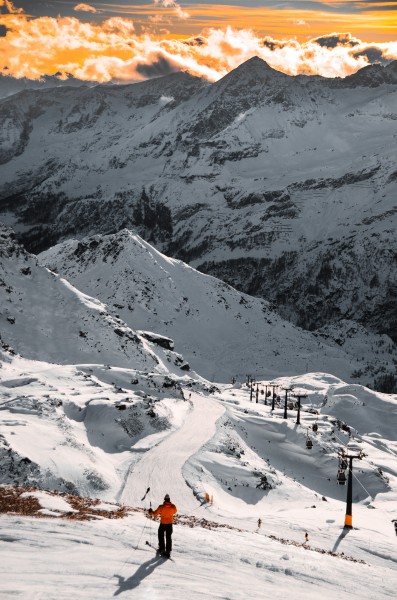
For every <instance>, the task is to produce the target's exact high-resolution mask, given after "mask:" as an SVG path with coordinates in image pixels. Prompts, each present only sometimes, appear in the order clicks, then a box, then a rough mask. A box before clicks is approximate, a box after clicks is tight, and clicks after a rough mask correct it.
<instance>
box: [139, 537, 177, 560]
mask: <svg viewBox="0 0 397 600" xmlns="http://www.w3.org/2000/svg"><path fill="white" fill-rule="evenodd" d="M145 544H146V546H149V547H150V548H153V550H156V553H157V554H158V555H159V556H161V557H162V558H164V560H172V562H175V560H174V559H173V558H171V556H166V555H165V554H164V552H159V550H158V549H157V548H155V547H154V546H153V544H151V543H150V542H149V540H146V542H145Z"/></svg>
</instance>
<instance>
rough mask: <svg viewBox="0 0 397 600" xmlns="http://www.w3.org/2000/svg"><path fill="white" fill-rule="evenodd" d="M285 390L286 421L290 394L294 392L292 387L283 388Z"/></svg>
mask: <svg viewBox="0 0 397 600" xmlns="http://www.w3.org/2000/svg"><path fill="white" fill-rule="evenodd" d="M283 390H285V400H284V419H287V418H288V415H287V404H288V392H292V390H293V388H292V387H287V388H283Z"/></svg>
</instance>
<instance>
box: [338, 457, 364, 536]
mask: <svg viewBox="0 0 397 600" xmlns="http://www.w3.org/2000/svg"><path fill="white" fill-rule="evenodd" d="M339 457H340V459H341V460H346V461H347V460H348V461H349V466H348V478H347V497H346V515H345V525H344V528H345V529H353V460H355V459H358V460H361V459H362V457H363V452H362V450H358V454H349V453H347V452H345V451H344V450H343V449H342V450H341V451H340V454H339Z"/></svg>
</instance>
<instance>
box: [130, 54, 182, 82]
mask: <svg viewBox="0 0 397 600" xmlns="http://www.w3.org/2000/svg"><path fill="white" fill-rule="evenodd" d="M136 70H137V72H138V73H139V74H140V75H142V76H143V77H146V78H147V79H151V78H152V77H161V76H162V75H169V74H170V73H175V72H176V71H179V70H180V69H178V68H177V67H176V66H175V65H174V64H172V62H170V61H168V60H167V59H166V58H164V56H159V57H158V58H157V60H156V61H155V62H152V63H150V64H145V63H141V64H140V65H138V66H137V67H136Z"/></svg>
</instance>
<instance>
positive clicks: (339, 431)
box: [0, 351, 397, 600]
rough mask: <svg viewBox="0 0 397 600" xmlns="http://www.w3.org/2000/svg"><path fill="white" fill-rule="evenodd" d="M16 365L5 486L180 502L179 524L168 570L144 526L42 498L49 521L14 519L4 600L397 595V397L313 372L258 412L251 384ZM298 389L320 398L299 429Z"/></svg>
mask: <svg viewBox="0 0 397 600" xmlns="http://www.w3.org/2000/svg"><path fill="white" fill-rule="evenodd" d="M3 359H4V360H3V363H2V368H1V369H0V376H1V381H0V394H1V396H2V402H1V406H0V410H1V414H2V418H1V420H0V436H1V437H0V444H1V446H0V450H1V458H0V476H1V477H0V482H3V483H4V482H5V483H7V484H10V483H13V484H22V485H25V486H29V485H34V486H36V487H46V488H47V489H58V490H67V491H74V492H79V493H81V494H86V495H87V494H89V495H90V496H95V497H97V498H99V499H101V500H102V503H103V502H106V503H109V502H111V503H114V502H115V501H116V500H119V499H121V500H123V501H124V502H125V503H127V504H130V505H132V506H133V507H134V508H138V509H139V508H145V507H146V508H147V507H148V506H149V503H152V504H153V505H157V503H160V502H161V501H162V498H163V496H164V493H166V492H168V493H170V494H171V499H172V500H173V501H174V502H175V503H176V504H177V507H178V513H179V515H180V520H179V521H178V523H177V524H176V525H175V527H174V535H173V553H172V556H173V559H174V561H173V562H172V561H170V562H163V560H162V559H158V558H156V557H155V556H154V551H153V549H152V548H150V547H149V546H148V545H147V544H145V542H146V541H148V542H150V541H151V542H152V544H153V545H154V546H155V544H156V542H155V538H156V526H155V525H154V524H153V523H151V522H150V521H148V520H147V518H146V517H145V516H144V515H143V514H141V513H139V512H132V513H131V514H130V516H129V517H128V518H127V519H125V520H117V519H112V520H107V519H103V518H102V519H101V518H100V517H99V518H98V516H95V514H91V521H90V522H83V523H82V522H77V521H74V522H71V521H68V520H65V519H63V518H62V520H58V519H57V517H56V516H55V515H54V514H53V516H51V513H49V512H48V508H50V509H51V508H52V513H54V512H58V513H59V510H58V511H57V507H58V509H59V506H60V504H61V503H63V504H62V506H61V509H62V510H63V511H64V510H66V509H65V508H64V506H65V504H66V502H65V500H64V499H63V498H59V497H54V496H49V495H45V494H37V492H31V493H33V494H34V496H35V497H36V498H39V501H40V503H41V506H43V510H44V513H43V514H42V515H41V517H40V519H32V518H29V517H23V516H22V515H18V516H14V515H2V533H1V541H2V544H1V548H0V553H1V559H2V564H3V566H4V572H5V575H4V576H3V577H2V579H1V583H0V595H1V594H3V596H4V597H5V598H6V597H12V596H13V595H15V594H16V593H18V594H19V596H20V597H22V598H24V599H25V598H26V600H28V599H29V598H32V597H33V594H34V597H41V595H43V597H44V596H45V597H46V598H50V599H51V598H54V599H55V598H65V599H66V598H70V597H71V595H73V594H74V595H76V594H77V595H78V597H79V598H92V599H93V598H95V599H99V598H109V597H112V596H117V595H122V594H124V595H126V596H127V595H128V593H129V594H130V595H131V594H132V595H133V596H134V597H135V595H137V597H145V598H148V597H152V598H156V597H157V596H161V597H162V598H164V599H165V600H171V598H177V599H179V598H182V597H189V598H193V599H196V598H197V599H198V598H201V597H203V595H205V596H207V597H210V598H219V599H220V598H225V597H227V598H231V599H232V600H242V599H243V598H246V597H247V594H248V595H249V596H250V597H255V598H256V597H258V598H259V597H262V596H263V594H264V593H265V594H266V595H269V596H271V597H274V598H280V599H281V598H283V597H285V595H286V593H288V589H289V590H290V589H291V585H293V586H294V595H295V596H296V597H297V598H302V599H303V598H308V597H309V598H311V597H314V595H318V594H319V593H321V595H322V597H324V598H326V599H329V600H331V599H333V598H335V597H338V598H341V599H342V600H345V599H346V600H353V598H357V597H358V596H359V597H360V598H363V599H368V600H369V599H371V600H373V599H374V598H377V599H382V600H383V598H385V599H386V598H392V597H394V595H395V582H396V563H397V554H396V546H395V533H394V526H393V523H392V522H391V520H392V519H393V518H395V514H396V508H397V469H396V461H395V455H396V452H397V446H396V440H395V435H394V430H393V427H392V423H395V419H396V414H397V413H396V411H397V398H396V397H395V396H394V397H392V396H386V395H384V394H379V393H376V392H371V391H369V390H366V389H365V388H362V387H361V386H357V385H346V383H344V382H343V381H341V380H340V379H337V378H335V377H332V376H330V375H326V374H321V373H312V374H307V375H305V376H304V377H289V378H282V379H280V380H278V381H276V382H275V383H276V386H277V387H276V389H275V391H276V393H277V394H280V395H281V397H282V398H281V404H277V405H276V408H275V410H274V411H272V410H271V406H270V405H265V404H264V402H263V400H264V396H263V395H260V402H258V403H255V402H250V394H249V390H248V388H247V387H246V386H244V385H241V384H236V385H234V386H233V387H231V386H219V390H218V391H216V390H212V393H209V391H210V390H208V389H207V390H206V389H205V386H204V385H203V384H199V383H197V382H193V381H192V380H188V379H185V380H183V379H180V378H170V377H164V376H161V375H156V376H147V375H144V374H142V373H139V372H136V371H135V372H134V371H131V370H130V369H122V368H111V369H106V368H104V367H97V366H95V365H86V366H85V367H83V368H81V367H68V366H62V367H59V366H56V365H48V364H45V363H38V362H32V361H29V360H26V359H22V358H20V357H14V358H9V357H8V356H7V353H6V352H4V351H3ZM265 384H266V382H260V387H261V388H262V387H264V386H265ZM290 387H293V388H294V392H295V394H297V393H306V394H308V397H307V398H305V399H303V402H302V404H303V408H302V412H301V425H300V426H299V425H296V423H295V421H296V411H295V410H290V409H288V419H287V420H285V419H284V418H283V396H284V388H290ZM189 396H190V397H189ZM183 398H185V399H186V400H183ZM309 411H310V412H309ZM316 411H317V414H316ZM314 423H316V424H317V427H318V429H317V433H315V432H314V431H313V429H312V427H313V424H314ZM374 427H376V433H375V432H374V430H373V428H374ZM348 430H349V431H350V434H349V433H348ZM308 435H309V436H310V437H311V439H312V440H313V448H312V449H311V450H308V449H307V448H306V445H305V442H306V439H307V436H308ZM340 448H344V449H345V450H346V449H347V450H348V451H349V449H350V450H352V451H353V452H354V453H357V451H358V450H357V449H358V448H361V449H362V450H363V452H364V455H363V458H362V460H356V461H355V464H354V479H353V524H354V529H351V530H344V531H343V530H342V527H343V522H344V514H345V506H346V487H345V486H338V485H337V484H336V473H337V470H338V450H339V449H340ZM148 488H150V489H148ZM145 492H147V494H146V495H145ZM206 494H208V496H209V497H210V498H211V497H212V503H209V502H206V501H205V495H206ZM26 495H27V496H28V495H29V492H27V493H26ZM2 508H3V507H2ZM90 512H91V513H93V512H94V511H90ZM46 515H47V516H46ZM72 518H73V515H72ZM258 518H261V520H262V523H261V525H260V527H259V528H258ZM183 524H185V525H186V526H184V525H183ZM305 532H308V535H309V541H308V542H307V544H305V546H302V543H303V542H304V540H305ZM10 542H12V543H10ZM327 553H333V555H331V556H330V555H329V554H327ZM60 556H62V571H66V572H67V578H65V577H64V576H63V575H61V574H59V564H60V563H59V560H60V558H59V557H60ZM362 561H363V562H362ZM32 566H33V567H34V575H32ZM55 580H56V586H55V584H54V581H55ZM313 585H315V586H316V587H315V588H313V587H312V586H313ZM55 588H56V589H55ZM314 589H315V592H314V591H313V590H314ZM289 593H290V592H289Z"/></svg>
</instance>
